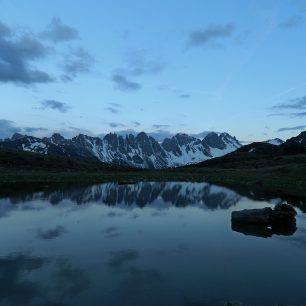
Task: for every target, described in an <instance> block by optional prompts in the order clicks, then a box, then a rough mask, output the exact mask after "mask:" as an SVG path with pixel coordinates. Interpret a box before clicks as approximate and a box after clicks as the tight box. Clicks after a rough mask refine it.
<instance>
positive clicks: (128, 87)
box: [112, 74, 142, 91]
mask: <svg viewBox="0 0 306 306" xmlns="http://www.w3.org/2000/svg"><path fill="white" fill-rule="evenodd" d="M112 79H113V82H114V83H115V84H116V88H118V89H120V90H123V91H137V90H140V89H141V87H142V86H141V84H139V83H137V82H134V81H131V80H129V79H128V78H127V77H125V76H124V75H122V74H114V75H113V78H112Z"/></svg>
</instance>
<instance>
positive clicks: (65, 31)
mask: <svg viewBox="0 0 306 306" xmlns="http://www.w3.org/2000/svg"><path fill="white" fill-rule="evenodd" d="M40 37H41V38H43V39H48V40H51V41H53V42H54V43H59V42H67V41H71V40H75V39H78V38H79V32H78V30H77V29H75V28H72V27H70V26H68V25H65V24H63V23H62V21H61V20H60V19H59V18H53V20H52V21H51V23H50V24H49V25H48V27H47V30H45V31H43V32H41V33H40Z"/></svg>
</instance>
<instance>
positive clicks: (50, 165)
mask: <svg viewBox="0 0 306 306" xmlns="http://www.w3.org/2000/svg"><path fill="white" fill-rule="evenodd" d="M121 169H123V168H122V167H119V166H114V165H110V164H105V163H101V162H100V161H93V160H84V159H77V158H71V157H64V156H58V155H57V156H54V155H51V156H50V155H45V154H37V153H32V152H22V151H18V150H15V149H9V148H0V171H1V172H5V171H15V170H17V171H24V170H25V171H28V170H30V171H37V170H38V171H55V172H60V171H64V172H70V171H86V172H88V171H94V172H95V171H102V172H104V171H108V170H111V171H113V170H121ZM125 170H126V169H125Z"/></svg>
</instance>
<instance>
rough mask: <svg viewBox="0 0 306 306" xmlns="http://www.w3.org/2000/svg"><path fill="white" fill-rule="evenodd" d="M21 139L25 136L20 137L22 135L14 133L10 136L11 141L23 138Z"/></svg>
mask: <svg viewBox="0 0 306 306" xmlns="http://www.w3.org/2000/svg"><path fill="white" fill-rule="evenodd" d="M23 137H25V135H22V134H20V133H15V134H14V135H13V136H12V138H11V140H17V139H20V138H23Z"/></svg>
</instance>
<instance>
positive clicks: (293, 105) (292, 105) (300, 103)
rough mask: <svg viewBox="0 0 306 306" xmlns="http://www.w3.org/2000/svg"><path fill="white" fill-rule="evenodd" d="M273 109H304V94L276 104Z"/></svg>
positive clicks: (305, 100) (305, 103) (305, 105)
mask: <svg viewBox="0 0 306 306" xmlns="http://www.w3.org/2000/svg"><path fill="white" fill-rule="evenodd" d="M272 108H273V109H299V110H302V109H306V96H304V97H301V98H296V99H291V100H289V101H287V102H285V103H281V104H277V105H274V106H273V107H272Z"/></svg>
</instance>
